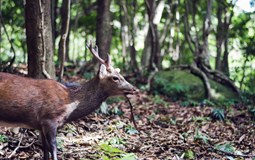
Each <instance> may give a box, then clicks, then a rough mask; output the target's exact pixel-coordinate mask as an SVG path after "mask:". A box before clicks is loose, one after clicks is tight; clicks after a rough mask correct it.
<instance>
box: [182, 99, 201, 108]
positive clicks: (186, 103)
mask: <svg viewBox="0 0 255 160" xmlns="http://www.w3.org/2000/svg"><path fill="white" fill-rule="evenodd" d="M180 105H181V106H183V107H189V106H193V107H194V106H198V105H199V103H198V102H197V101H194V100H191V99H188V100H185V101H181V102H180Z"/></svg>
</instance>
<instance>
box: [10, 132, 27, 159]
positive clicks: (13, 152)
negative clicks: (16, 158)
mask: <svg viewBox="0 0 255 160" xmlns="http://www.w3.org/2000/svg"><path fill="white" fill-rule="evenodd" d="M23 136H24V135H23V134H22V135H21V137H20V140H19V143H18V146H17V147H16V148H15V149H14V150H13V151H12V153H11V154H10V155H9V156H8V159H10V158H11V157H12V156H13V155H14V154H15V153H16V151H17V150H18V149H19V148H20V144H21V142H22V139H23Z"/></svg>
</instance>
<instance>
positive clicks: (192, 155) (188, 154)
mask: <svg viewBox="0 0 255 160" xmlns="http://www.w3.org/2000/svg"><path fill="white" fill-rule="evenodd" d="M184 158H185V159H195V158H196V156H195V153H194V152H193V151H192V150H187V151H185V153H184Z"/></svg>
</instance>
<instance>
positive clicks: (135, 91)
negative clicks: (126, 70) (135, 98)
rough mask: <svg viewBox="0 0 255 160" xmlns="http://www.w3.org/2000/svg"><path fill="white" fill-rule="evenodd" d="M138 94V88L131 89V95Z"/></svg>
mask: <svg viewBox="0 0 255 160" xmlns="http://www.w3.org/2000/svg"><path fill="white" fill-rule="evenodd" d="M139 92H140V90H139V89H138V88H135V87H133V88H132V93H133V94H138V93H139Z"/></svg>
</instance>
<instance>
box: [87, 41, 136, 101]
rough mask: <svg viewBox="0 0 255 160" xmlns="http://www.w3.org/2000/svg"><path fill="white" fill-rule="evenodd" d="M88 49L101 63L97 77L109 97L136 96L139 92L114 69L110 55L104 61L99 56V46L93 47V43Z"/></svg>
mask: <svg viewBox="0 0 255 160" xmlns="http://www.w3.org/2000/svg"><path fill="white" fill-rule="evenodd" d="M87 48H88V49H89V50H90V52H91V53H92V54H93V55H94V57H95V58H96V59H97V60H98V61H99V62H100V67H99V71H98V73H97V77H98V78H99V80H100V82H99V83H100V84H101V87H102V89H103V90H104V91H107V93H108V94H109V96H117V95H128V94H135V93H136V92H137V89H136V88H135V87H134V86H133V85H131V84H130V83H128V82H127V81H126V80H125V78H124V77H123V76H122V75H121V74H120V70H119V69H118V68H113V66H112V63H111V58H110V56H109V55H108V56H107V59H106V60H103V59H102V58H101V57H100V56H99V54H98V48H97V46H95V47H93V46H92V43H90V44H88V45H87Z"/></svg>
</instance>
